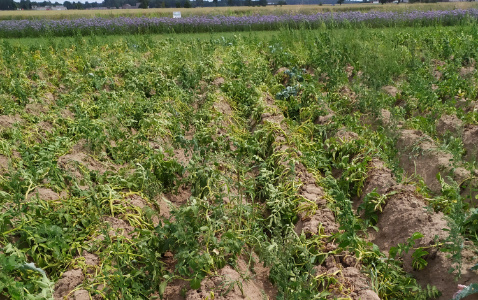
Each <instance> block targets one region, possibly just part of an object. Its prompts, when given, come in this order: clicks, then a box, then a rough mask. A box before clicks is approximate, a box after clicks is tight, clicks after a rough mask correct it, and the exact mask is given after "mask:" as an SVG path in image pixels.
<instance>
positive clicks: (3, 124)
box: [0, 115, 22, 130]
mask: <svg viewBox="0 0 478 300" xmlns="http://www.w3.org/2000/svg"><path fill="white" fill-rule="evenodd" d="M21 121H22V118H21V117H20V116H19V115H15V116H9V115H2V116H0V130H4V129H6V128H12V126H13V125H14V124H16V123H20V122H21Z"/></svg>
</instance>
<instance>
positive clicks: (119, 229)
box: [96, 217, 134, 241]
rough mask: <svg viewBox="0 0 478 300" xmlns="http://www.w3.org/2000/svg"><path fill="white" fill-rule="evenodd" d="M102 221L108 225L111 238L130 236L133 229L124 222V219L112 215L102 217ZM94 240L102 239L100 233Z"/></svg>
mask: <svg viewBox="0 0 478 300" xmlns="http://www.w3.org/2000/svg"><path fill="white" fill-rule="evenodd" d="M103 221H104V222H106V223H108V225H109V229H110V231H109V232H108V234H109V236H110V237H111V238H113V237H117V236H124V237H126V238H128V239H130V238H131V232H132V231H133V230H134V228H133V227H132V226H131V225H129V224H128V223H126V221H124V220H121V219H118V218H114V217H104V218H103ZM96 240H98V241H102V240H104V236H103V235H102V234H100V235H99V236H98V237H97V238H96Z"/></svg>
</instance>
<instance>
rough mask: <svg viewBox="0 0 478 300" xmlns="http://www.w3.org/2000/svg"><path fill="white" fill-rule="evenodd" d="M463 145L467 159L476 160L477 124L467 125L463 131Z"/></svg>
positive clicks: (477, 149) (477, 150)
mask: <svg viewBox="0 0 478 300" xmlns="http://www.w3.org/2000/svg"><path fill="white" fill-rule="evenodd" d="M463 147H464V148H465V150H466V154H465V159H466V160H467V161H477V160H478V126H477V125H470V126H467V127H466V128H465V130H464V132H463Z"/></svg>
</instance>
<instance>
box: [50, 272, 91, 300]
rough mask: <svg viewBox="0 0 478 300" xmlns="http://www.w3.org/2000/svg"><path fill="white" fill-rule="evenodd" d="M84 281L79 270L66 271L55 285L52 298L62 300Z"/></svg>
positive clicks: (83, 276)
mask: <svg viewBox="0 0 478 300" xmlns="http://www.w3.org/2000/svg"><path fill="white" fill-rule="evenodd" d="M84 279H85V275H84V274H83V271H82V270H81V269H73V270H70V271H66V272H65V273H63V274H62V276H61V278H60V280H58V281H57V282H56V284H55V293H54V294H53V298H54V299H55V300H62V299H64V298H63V297H65V296H67V295H68V294H69V293H70V292H71V291H73V290H74V289H75V288H76V287H77V286H78V285H80V284H81V283H82V282H83V280H84ZM70 299H77V300H79V299H85V300H86V299H88V298H70Z"/></svg>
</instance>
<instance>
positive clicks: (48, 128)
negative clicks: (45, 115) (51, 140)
mask: <svg viewBox="0 0 478 300" xmlns="http://www.w3.org/2000/svg"><path fill="white" fill-rule="evenodd" d="M38 129H39V132H40V133H41V134H42V135H43V136H46V135H47V133H48V134H49V133H52V132H53V129H54V127H53V125H52V124H51V123H50V122H45V121H42V122H40V123H38Z"/></svg>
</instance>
